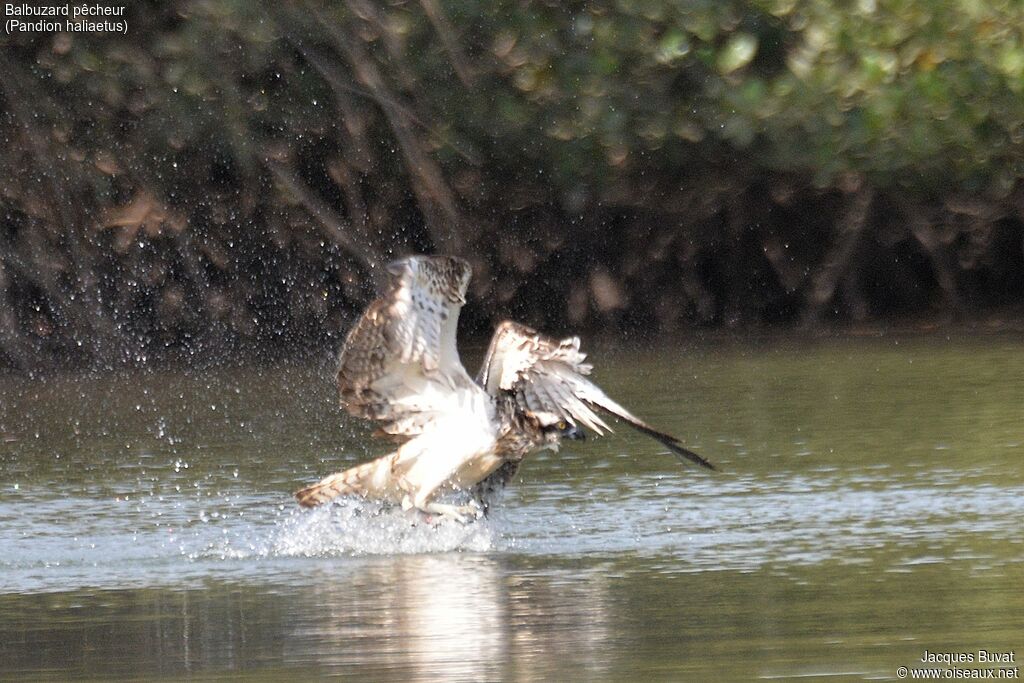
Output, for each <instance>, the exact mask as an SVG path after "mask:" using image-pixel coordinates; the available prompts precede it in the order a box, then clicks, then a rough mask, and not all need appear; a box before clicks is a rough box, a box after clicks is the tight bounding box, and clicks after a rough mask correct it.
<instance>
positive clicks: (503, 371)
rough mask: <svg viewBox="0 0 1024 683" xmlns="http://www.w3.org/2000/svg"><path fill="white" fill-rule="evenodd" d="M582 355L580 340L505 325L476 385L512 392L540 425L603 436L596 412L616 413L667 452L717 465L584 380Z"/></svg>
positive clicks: (493, 391)
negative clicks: (565, 424) (571, 427)
mask: <svg viewBox="0 0 1024 683" xmlns="http://www.w3.org/2000/svg"><path fill="white" fill-rule="evenodd" d="M585 359H586V354H584V353H582V352H581V351H580V340H579V337H569V338H566V339H562V340H560V341H558V340H555V339H551V338H550V337H545V336H543V335H541V334H539V333H538V332H537V331H536V330H533V329H530V328H529V327H526V326H525V325H520V324H518V323H514V322H508V321H506V322H503V323H502V324H501V325H499V326H498V329H497V330H496V331H495V333H494V337H493V338H492V339H491V345H490V348H489V349H488V351H487V356H486V358H485V359H484V363H483V365H482V366H481V368H480V373H479V375H478V376H477V382H478V383H479V384H480V386H482V387H483V388H484V390H485V391H487V393H488V394H490V395H492V396H499V395H500V394H501V393H502V392H507V393H508V394H511V395H512V396H513V398H514V400H515V401H516V402H517V403H518V404H519V406H520V407H521V408H522V409H523V410H524V411H526V412H527V414H530V415H533V416H534V417H536V418H537V419H538V420H539V421H540V422H541V423H542V424H553V423H555V422H557V421H558V420H565V421H567V422H569V423H571V424H576V425H583V426H585V427H588V428H590V429H592V430H593V431H595V432H597V434H599V435H600V434H603V433H604V432H605V431H606V430H607V431H611V428H610V427H609V426H608V425H607V423H605V422H604V420H602V419H601V416H600V415H598V411H603V412H605V413H608V414H611V415H614V416H615V417H617V418H619V419H621V420H623V421H624V422H626V423H627V424H629V425H630V426H631V427H633V428H634V429H636V430H638V431H640V432H642V433H644V434H646V435H648V436H650V437H653V438H654V439H657V440H658V441H660V442H661V443H662V444H663V445H664V446H665V447H666V448H668V449H669V450H670V451H672V452H673V453H675V454H676V455H679V456H681V457H683V458H686V459H687V460H689V461H691V462H693V463H696V464H698V465H700V466H701V467H706V468H707V469H710V470H713V469H715V466H714V465H712V464H711V463H710V462H708V461H707V460H705V459H704V458H702V457H701V456H699V455H697V454H696V453H694V452H693V451H691V450H689V449H687V448H685V447H683V445H682V444H681V443H679V440H678V439H676V438H675V437H674V436H671V435H669V434H665V433H664V432H660V431H658V430H656V429H654V428H653V427H651V426H650V425H649V424H647V423H646V422H644V421H643V420H641V419H640V418H638V417H637V416H636V415H633V414H632V413H631V412H629V411H628V410H626V409H625V408H623V407H622V406H621V405H619V404H618V403H616V402H615V401H613V400H612V399H611V398H609V397H608V395H607V394H605V393H604V392H603V391H601V389H600V387H598V386H597V385H596V384H594V383H593V382H591V381H590V380H588V379H587V378H586V376H587V375H589V374H590V370H591V366H590V364H588V363H585V362H584V360H585Z"/></svg>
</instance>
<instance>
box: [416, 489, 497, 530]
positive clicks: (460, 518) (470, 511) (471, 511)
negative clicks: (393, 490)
mask: <svg viewBox="0 0 1024 683" xmlns="http://www.w3.org/2000/svg"><path fill="white" fill-rule="evenodd" d="M402 509H403V510H412V509H416V510H419V511H420V512H422V513H424V514H427V515H440V516H441V517H448V518H450V519H454V520H455V521H456V522H459V523H460V524H466V523H467V522H468V521H469V520H470V519H477V518H479V517H480V516H481V515H482V514H483V510H482V509H481V508H480V505H479V504H478V503H476V502H475V501H470V502H469V503H468V504H466V505H448V504H446V503H434V502H428V501H422V502H420V503H419V504H417V503H416V502H414V501H413V499H412V497H411V496H408V495H407V496H405V497H404V498H402Z"/></svg>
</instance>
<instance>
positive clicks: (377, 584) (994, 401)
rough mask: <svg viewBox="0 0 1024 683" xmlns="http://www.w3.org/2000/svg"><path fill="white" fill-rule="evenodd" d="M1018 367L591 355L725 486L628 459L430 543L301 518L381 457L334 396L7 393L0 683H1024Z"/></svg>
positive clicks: (936, 352) (617, 446)
mask: <svg viewBox="0 0 1024 683" xmlns="http://www.w3.org/2000/svg"><path fill="white" fill-rule="evenodd" d="M1022 350H1024V349H1022V348H1020V347H1019V346H1018V345H1017V344H1016V343H1015V342H1007V341H1003V340H999V339H990V340H980V341H960V342H956V343H952V342H946V341H942V340H940V341H935V340H927V341H917V342H907V341H906V340H900V341H888V340H875V341H869V342H863V341H861V342H850V341H840V342H836V343H833V344H831V345H829V346H822V347H813V346H811V347H803V348H798V349H794V348H792V347H787V346H783V345H779V346H774V345H768V346H766V347H760V348H751V347H734V348H728V349H724V350H722V349H717V350H712V349H710V348H697V349H693V350H691V351H690V352H689V353H686V354H683V353H679V352H676V351H658V352H646V353H644V354H630V353H625V352H610V353H595V354H593V356H594V358H595V360H597V361H598V362H599V363H598V367H597V369H596V371H595V372H596V373H597V379H598V380H599V381H600V382H601V383H602V384H603V385H604V386H605V387H606V388H607V389H608V390H609V392H610V393H612V394H613V395H614V396H616V397H617V398H620V399H621V400H622V402H623V403H625V404H626V405H629V406H631V407H633V408H635V409H636V411H637V412H638V413H640V414H642V415H645V416H647V417H649V418H650V419H651V421H653V422H655V423H656V424H658V425H660V426H662V427H664V428H665V429H667V430H668V431H672V432H674V433H678V434H679V435H681V436H683V437H684V439H685V440H686V442H687V443H688V445H691V446H693V447H695V448H696V449H697V450H699V451H700V452H703V453H705V454H706V455H708V456H709V457H710V458H711V459H712V460H714V461H716V462H717V463H719V464H720V465H721V466H722V468H723V470H724V472H723V473H721V474H719V475H707V474H704V473H701V472H697V471H696V470H693V469H689V468H686V467H684V466H681V465H680V464H679V463H678V462H676V461H675V460H673V459H672V458H671V457H670V456H669V455H667V454H665V453H664V452H663V449H661V447H660V446H659V445H658V444H657V443H655V442H652V441H650V440H647V439H644V438H642V437H640V436H638V435H635V434H630V433H627V432H625V431H624V430H620V431H619V432H618V433H617V434H616V435H615V436H614V437H612V438H608V439H603V440H592V441H588V442H586V443H585V444H583V445H574V447H573V448H570V449H568V450H565V451H563V452H562V453H560V454H558V455H553V454H544V455H541V456H539V457H537V458H535V459H534V461H533V462H531V463H529V466H528V467H526V468H524V472H523V475H522V481H520V482H518V483H517V484H516V486H515V487H514V488H513V489H511V490H510V491H509V492H508V493H507V494H506V497H505V499H504V501H503V503H502V505H501V506H500V507H499V509H498V512H497V514H496V515H495V516H494V517H492V518H491V519H488V520H485V521H483V522H479V523H477V524H474V525H470V526H466V527H463V526H460V525H457V524H451V525H442V526H441V527H440V528H438V529H433V528H430V527H426V526H423V525H419V526H417V525H414V524H412V523H411V521H410V519H409V518H407V517H405V516H404V515H402V514H401V513H394V512H389V511H381V510H379V509H375V508H373V507H372V506H368V505H365V504H351V503H349V504H343V505H336V506H331V507H329V508H324V509H319V510H313V511H301V510H299V509H298V508H297V507H296V506H294V504H293V503H292V501H291V499H290V492H291V491H292V490H294V489H295V488H297V487H298V486H299V485H301V484H303V483H306V482H308V481H311V480H313V479H315V478H316V477H318V476H319V475H322V474H324V473H326V472H328V471H331V470H333V469H336V468H339V467H343V466H346V465H348V464H350V463H352V462H354V461H356V460H360V459H364V458H366V457H369V456H370V455H372V454H373V453H374V452H375V451H373V450H372V449H373V448H374V447H375V446H373V445H370V442H369V439H368V438H367V430H366V429H365V427H363V426H361V425H359V424H356V423H351V422H348V421H345V420H344V419H343V418H342V417H341V416H340V415H339V414H338V411H337V409H336V408H335V403H334V397H333V390H332V388H331V384H330V373H329V370H328V369H326V368H282V369H278V370H273V371H269V370H254V369H239V370H222V371H217V372H213V373H203V374H195V375H188V376H186V375H182V374H177V373H163V374H145V373H144V374H140V375H137V376H130V377H120V378H117V377H114V378H71V379H66V378H65V379H51V380H48V381H45V382H34V383H22V382H10V381H8V380H4V381H3V382H7V384H6V385H3V386H0V391H2V395H3V396H4V400H3V402H2V403H0V467H2V470H0V472H2V474H0V548H2V549H3V553H0V678H3V679H7V678H12V677H17V676H18V675H27V676H30V677H40V676H41V677H44V678H64V677H67V676H84V677H95V676H101V677H106V676H126V677H132V678H147V677H172V678H174V677H181V676H184V675H189V676H200V677H206V676H218V675H222V674H223V675H228V674H242V675H244V676H245V677H246V678H266V679H268V680H278V679H280V678H281V677H284V676H288V677H293V676H298V675H306V676H314V677H315V676H321V675H326V674H342V675H348V674H350V675H352V676H359V677H361V678H364V679H367V680H386V679H391V680H495V679H525V680H533V679H539V678H551V679H555V680H563V679H590V680H623V679H634V678H638V677H643V678H651V679H672V680H675V679H679V678H684V679H686V678H691V679H708V678H714V679H718V680H728V679H734V680H748V679H751V678H769V679H772V678H791V677H797V676H800V677H817V676H829V677H835V676H840V677H843V676H845V677H849V678H854V679H870V678H882V679H885V678H890V677H892V675H893V673H894V671H895V668H896V667H897V666H900V665H910V664H912V663H913V662H914V661H915V660H916V658H918V657H920V654H921V652H923V650H924V649H930V650H932V651H961V650H971V649H977V648H987V649H991V650H997V649H1001V650H1016V651H1017V652H1018V656H1024V643H1022V642H1021V633H1022V632H1024V629H1022V619H1021V617H1020V615H1021V614H1022V613H1024V596H1022V593H1021V591H1020V587H1021V586H1022V585H1024V569H1022V568H1024V533H1022V526H1021V520H1022V519H1024V471H1022V469H1021V468H1020V452H1019V451H1020V450H1021V448H1022V444H1024V437H1022V433H1024V432H1022V427H1021V424H1022V423H1021V420H1020V417H1021V406H1022V405H1024V353H1021V351H1022ZM638 380H639V381H638ZM3 382H0V384H3Z"/></svg>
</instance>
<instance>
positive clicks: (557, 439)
mask: <svg viewBox="0 0 1024 683" xmlns="http://www.w3.org/2000/svg"><path fill="white" fill-rule="evenodd" d="M540 431H541V434H543V435H544V447H546V448H551V449H552V450H558V446H559V444H561V443H562V439H570V440H572V441H583V440H584V439H586V438H587V436H586V434H585V433H584V431H583V430H582V429H580V427H579V426H578V425H575V424H573V423H572V422H568V421H566V420H564V419H561V418H558V419H555V420H552V421H550V422H546V423H545V421H541V426H540Z"/></svg>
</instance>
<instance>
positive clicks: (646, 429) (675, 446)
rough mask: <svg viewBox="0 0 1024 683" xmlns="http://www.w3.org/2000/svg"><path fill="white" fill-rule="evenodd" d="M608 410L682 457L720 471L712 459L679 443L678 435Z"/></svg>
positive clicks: (695, 463)
mask: <svg viewBox="0 0 1024 683" xmlns="http://www.w3.org/2000/svg"><path fill="white" fill-rule="evenodd" d="M602 407H603V406H602ZM605 410H607V408H605ZM608 412H610V413H612V415H615V416H616V417H618V418H620V419H622V420H625V422H626V423H627V424H628V425H629V426H631V427H632V428H633V429H635V430H637V431H638V432H641V433H643V434H646V435H647V436H649V437H651V438H654V439H657V440H658V441H659V442H660V443H661V445H663V446H664V447H665V448H667V449H669V450H670V451H672V452H673V453H675V454H676V455H678V456H680V457H681V458H685V459H686V460H689V461H690V462H692V463H693V464H694V465H699V466H701V467H703V468H704V469H708V470H711V471H712V472H718V471H719V469H718V468H717V467H715V466H714V465H713V464H712V463H711V462H710V461H708V460H707V459H705V458H704V457H702V456H700V455H697V454H696V453H694V452H693V451H691V450H690V449H688V448H684V447H683V446H682V444H680V443H679V439H677V438H676V437H674V436H672V435H670V434H666V433H664V432H659V431H658V430H657V429H654V428H653V427H651V426H650V425H648V424H647V423H645V422H641V421H640V420H635V419H630V417H628V416H626V415H621V414H619V413H614V412H612V411H608Z"/></svg>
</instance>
